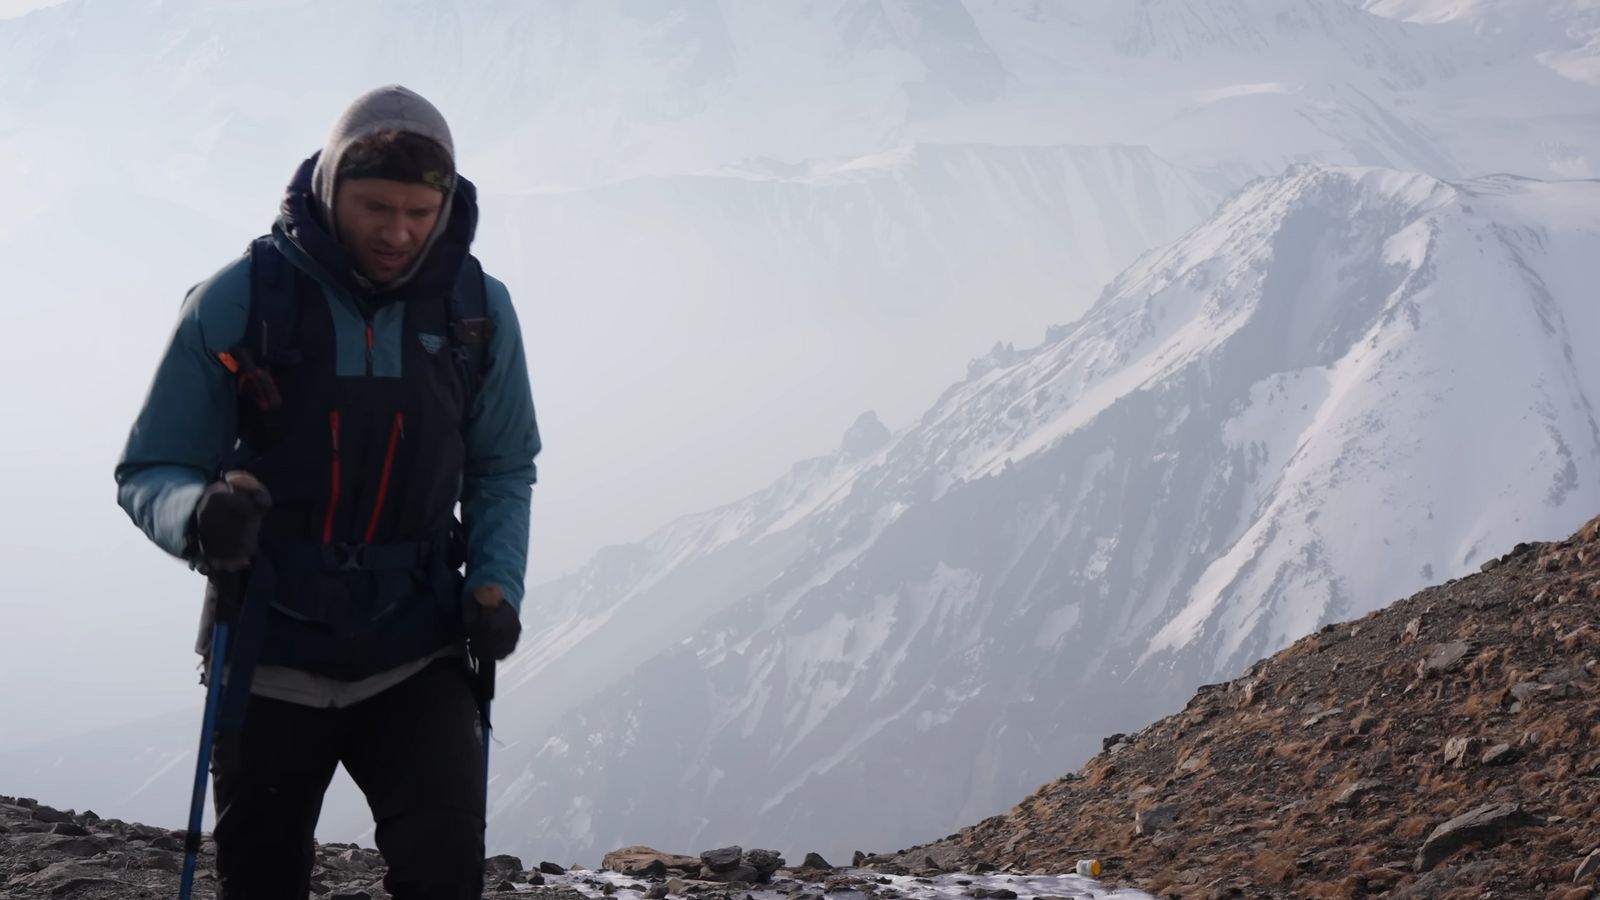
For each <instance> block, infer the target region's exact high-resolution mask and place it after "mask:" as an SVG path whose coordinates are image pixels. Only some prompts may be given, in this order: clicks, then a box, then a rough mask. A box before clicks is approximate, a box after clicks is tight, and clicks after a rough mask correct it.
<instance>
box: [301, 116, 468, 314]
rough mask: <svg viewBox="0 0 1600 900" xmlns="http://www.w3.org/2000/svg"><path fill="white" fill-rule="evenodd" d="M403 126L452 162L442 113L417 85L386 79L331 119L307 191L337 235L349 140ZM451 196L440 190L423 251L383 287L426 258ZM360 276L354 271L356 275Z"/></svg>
mask: <svg viewBox="0 0 1600 900" xmlns="http://www.w3.org/2000/svg"><path fill="white" fill-rule="evenodd" d="M394 130H398V131H408V132H411V133H412V134H419V135H422V136H423V137H425V138H431V139H432V140H434V141H436V142H438V144H439V145H440V146H441V147H443V148H444V149H445V152H446V153H448V154H450V161H451V164H452V166H454V163H455V155H456V148H455V143H454V142H453V141H452V140H451V139H450V126H449V125H448V124H447V123H446V122H445V120H444V115H443V114H442V113H440V112H439V109H438V107H436V106H434V105H433V104H432V103H429V102H428V101H427V99H426V98H424V97H423V96H422V95H421V94H418V93H417V92H416V91H413V90H411V89H409V88H405V87H401V86H400V85H398V84H391V85H386V86H384V87H381V88H377V89H375V90H372V91H368V92H367V93H365V94H362V95H361V96H360V97H357V98H356V100H355V102H353V103H351V104H350V105H349V107H347V108H346V109H345V111H344V112H343V113H342V114H341V115H340V116H339V121H337V122H335V123H334V125H333V131H332V132H331V133H330V134H329V135H328V143H327V144H326V145H324V146H323V148H322V155H321V156H320V157H319V158H318V159H317V167H316V169H315V170H314V171H313V172H312V174H311V193H312V196H313V197H315V198H316V201H317V208H318V212H320V213H321V214H322V220H323V222H324V223H326V225H327V229H328V233H329V234H331V235H333V237H334V239H335V240H337V239H338V236H339V224H338V223H337V222H336V221H334V215H333V196H334V190H335V188H337V186H338V184H337V180H338V172H339V163H340V161H341V160H343V158H344V154H345V151H346V150H349V149H350V145H351V144H353V143H355V142H356V141H358V140H360V139H361V138H363V137H366V136H367V135H369V134H373V133H375V132H379V131H394ZM454 197H455V191H454V189H453V188H452V190H451V191H450V192H448V193H446V194H445V197H444V206H443V208H442V209H440V211H439V221H438V222H436V223H434V226H433V233H432V234H429V235H428V240H427V242H426V243H425V244H424V245H423V247H422V252H421V253H419V254H417V261H416V262H414V263H412V265H411V269H410V270H409V271H407V272H406V273H405V274H404V275H402V276H400V277H399V278H398V279H396V280H395V281H394V282H392V283H390V284H386V285H384V287H383V289H384V290H386V291H387V290H393V289H394V288H396V287H399V286H400V285H402V284H405V283H406V282H407V281H409V280H410V279H411V276H412V275H414V274H416V271H417V269H418V268H419V267H420V266H421V265H422V263H423V261H424V260H426V259H427V258H428V253H429V251H431V250H432V249H433V245H434V243H435V242H436V241H437V240H438V239H439V235H440V234H441V233H442V232H443V231H444V229H445V226H446V225H447V224H449V222H450V204H451V201H452V200H453V199H454ZM357 277H359V273H358V276H357Z"/></svg>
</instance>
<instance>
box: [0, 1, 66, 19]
mask: <svg viewBox="0 0 1600 900" xmlns="http://www.w3.org/2000/svg"><path fill="white" fill-rule="evenodd" d="M60 2H62V0H0V19H9V18H12V17H14V16H20V15H22V14H23V13H25V12H29V11H32V10H35V9H43V8H44V7H46V6H55V5H56V4H57V3H60Z"/></svg>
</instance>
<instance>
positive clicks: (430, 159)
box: [338, 129, 455, 193]
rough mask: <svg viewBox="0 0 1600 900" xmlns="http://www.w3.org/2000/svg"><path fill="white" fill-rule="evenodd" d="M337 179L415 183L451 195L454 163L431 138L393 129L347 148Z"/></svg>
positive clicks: (363, 138)
mask: <svg viewBox="0 0 1600 900" xmlns="http://www.w3.org/2000/svg"><path fill="white" fill-rule="evenodd" d="M338 177H339V180H340V181H343V180H345V179H347V178H387V179H389V180H390V181H406V182H415V183H418V184H425V185H428V186H429V187H433V188H438V189H439V190H440V191H442V192H444V193H449V192H450V190H451V188H453V187H454V186H455V163H454V161H453V160H451V159H450V153H449V152H448V151H446V150H445V149H444V147H442V146H440V144H439V143H438V142H437V141H435V140H433V139H432V138H427V137H423V136H422V135H420V134H416V133H415V132H410V131H400V130H398V129H390V130H388V131H376V132H373V133H372V134H369V135H366V136H364V137H361V138H360V139H358V140H356V141H355V142H354V143H352V144H351V145H350V146H349V147H348V148H346V149H345V151H344V156H343V157H341V158H340V159H339V172H338Z"/></svg>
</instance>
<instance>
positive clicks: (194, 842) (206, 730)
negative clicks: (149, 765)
mask: <svg viewBox="0 0 1600 900" xmlns="http://www.w3.org/2000/svg"><path fill="white" fill-rule="evenodd" d="M227 655H228V621H227V619H226V618H223V617H222V616H220V615H219V616H218V618H217V622H216V624H215V625H213V626H211V674H210V676H209V677H208V678H207V679H206V712H205V718H204V720H203V722H202V724H201V726H200V755H199V757H198V758H197V759H196V760H195V765H194V793H193V794H192V795H191V796H190V798H189V831H188V833H187V834H185V835H184V838H183V881H182V882H181V884H180V887H179V888H178V897H179V898H180V900H189V898H190V897H192V896H193V894H194V869H195V863H196V861H197V860H198V858H199V855H200V825H201V820H202V817H203V816H204V815H205V807H206V780H207V779H206V776H207V775H208V774H209V773H210V767H209V766H208V765H207V763H208V762H210V760H211V743H212V740H213V739H214V738H215V737H216V733H217V705H218V701H219V700H220V699H221V697H222V667H223V660H224V659H226V658H227Z"/></svg>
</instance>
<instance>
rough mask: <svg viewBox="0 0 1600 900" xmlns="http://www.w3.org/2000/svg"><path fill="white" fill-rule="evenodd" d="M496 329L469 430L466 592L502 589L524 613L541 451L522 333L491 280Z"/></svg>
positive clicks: (464, 501) (507, 299)
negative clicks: (491, 586)
mask: <svg viewBox="0 0 1600 900" xmlns="http://www.w3.org/2000/svg"><path fill="white" fill-rule="evenodd" d="M485 283H486V285H487V305H488V313H489V316H490V317H491V318H492V319H493V320H494V322H495V331H494V337H493V339H492V340H491V341H490V344H489V365H488V372H487V373H486V375H485V377H484V382H483V386H482V387H481V388H480V389H479V391H478V397H477V402H476V404H475V407H474V409H473V411H472V415H471V416H470V417H469V418H468V421H467V428H466V435H465V441H466V464H465V466H464V468H463V473H462V474H463V477H462V485H461V522H462V524H463V525H464V526H466V536H467V581H466V592H467V594H468V595H470V594H471V593H472V591H473V590H474V589H476V588H477V587H478V586H479V585H483V584H497V585H499V586H500V587H501V589H502V590H503V591H504V592H505V598H506V600H508V601H509V602H510V603H511V605H512V606H514V607H516V608H517V609H518V610H520V609H521V608H522V595H523V579H524V577H525V576H526V574H527V568H528V520H529V505H530V502H531V500H532V495H533V483H534V481H535V480H536V478H537V470H536V469H535V467H534V462H533V459H534V457H535V456H537V455H538V453H539V449H540V446H541V445H540V441H539V426H538V423H537V422H536V421H535V419H534V411H533V392H532V389H531V388H530V387H529V384H528V361H527V356H526V354H525V353H524V351H523V346H522V329H521V327H520V326H519V325H518V323H517V313H516V310H515V309H513V308H512V306H511V295H510V292H508V291H507V290H506V286H505V285H504V284H502V283H501V282H499V281H498V280H496V279H494V278H485Z"/></svg>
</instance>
